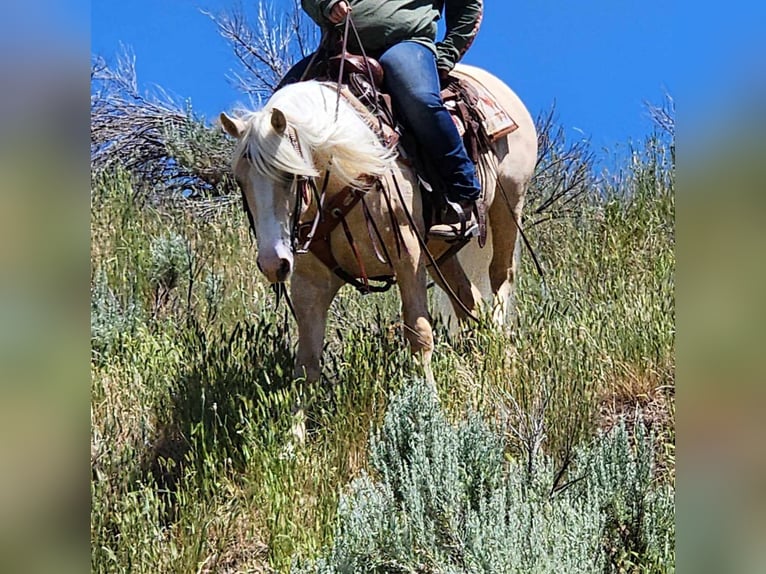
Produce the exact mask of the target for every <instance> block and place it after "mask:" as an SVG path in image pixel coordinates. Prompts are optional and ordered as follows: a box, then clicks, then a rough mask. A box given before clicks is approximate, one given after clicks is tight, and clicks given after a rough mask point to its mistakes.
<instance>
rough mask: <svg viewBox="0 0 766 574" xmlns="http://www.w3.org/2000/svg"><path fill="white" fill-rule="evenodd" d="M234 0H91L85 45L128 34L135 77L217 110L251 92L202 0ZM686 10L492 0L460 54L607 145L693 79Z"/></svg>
mask: <svg viewBox="0 0 766 574" xmlns="http://www.w3.org/2000/svg"><path fill="white" fill-rule="evenodd" d="M237 1H239V0H231V1H206V0H135V1H132V2H111V1H103V2H95V3H93V6H92V19H91V41H92V45H91V51H92V53H94V54H98V55H101V56H104V57H106V58H107V60H108V61H113V60H114V57H115V56H116V55H117V54H118V53H119V50H120V44H121V43H122V44H125V45H127V46H130V47H131V48H132V49H133V51H134V52H135V55H136V62H137V71H138V81H139V84H140V85H141V87H142V88H145V89H150V88H151V86H152V85H154V84H156V85H160V86H162V87H163V88H165V89H167V90H168V91H170V92H171V93H173V94H174V95H176V96H178V97H180V98H181V99H189V100H190V101H191V103H192V106H193V108H194V109H195V110H196V111H197V112H198V113H200V114H202V115H204V116H205V117H206V118H214V117H215V116H217V114H218V112H219V111H221V110H226V109H231V108H232V107H233V106H234V105H235V104H236V103H238V102H239V103H241V102H243V101H244V103H246V100H245V99H244V97H243V96H242V95H241V94H239V93H237V92H236V90H235V89H234V88H233V86H232V85H231V83H230V82H229V81H228V80H227V76H229V75H230V72H231V71H232V70H236V69H237V63H236V62H235V60H234V58H233V56H232V53H231V51H230V49H229V48H228V46H227V45H226V43H225V41H224V40H223V39H222V38H220V37H219V36H218V34H217V31H216V29H215V25H214V24H213V22H211V21H210V19H209V18H208V17H207V16H205V15H204V14H202V13H201V11H200V10H201V9H206V10H210V11H213V12H220V11H223V10H226V9H227V8H230V7H231V6H233V5H234V3H235V2H237ZM274 2H275V3H276V4H277V5H285V4H288V5H289V4H290V0H274ZM243 3H244V6H245V7H250V6H254V5H255V1H248V0H243ZM694 5H695V6H697V7H703V6H704V3H702V4H698V3H695V4H694ZM719 6H720V5H719ZM756 10H757V11H758V12H760V13H761V14H763V12H764V9H763V8H757V9H756ZM682 12H683V9H682V7H681V6H680V5H679V2H666V1H664V0H644V1H638V0H580V1H577V2H573V1H564V0H559V1H555V2H554V1H545V0H513V1H505V0H487V1H485V13H484V20H483V23H482V27H481V30H480V32H479V35H478V37H477V39H476V41H475V43H474V45H473V47H472V48H471V50H470V51H469V52H468V54H467V55H466V57H465V60H464V61H465V62H466V63H470V64H473V65H477V66H480V67H483V68H486V69H488V70H490V71H491V72H493V73H494V74H496V75H497V76H499V77H500V78H501V79H503V80H504V81H505V82H506V83H508V84H509V85H510V86H511V87H512V88H514V90H516V92H517V93H518V94H519V95H520V96H521V97H522V99H523V100H524V101H525V102H526V104H527V106H528V107H529V109H530V111H531V112H532V114H533V115H537V114H538V113H539V112H541V111H545V110H548V109H549V108H550V106H551V104H552V103H553V102H554V101H555V102H556V109H557V111H558V116H559V120H560V122H561V123H562V125H564V127H565V128H566V129H567V131H568V135H569V137H572V138H581V137H586V138H590V140H591V142H592V144H593V147H594V149H595V150H596V151H597V152H598V151H599V150H601V149H603V148H609V149H610V150H612V151H614V150H615V149H616V148H619V147H620V146H622V145H623V144H625V143H626V142H628V141H629V140H631V139H633V140H637V139H641V138H642V137H643V136H644V135H646V134H647V133H648V132H649V131H650V130H651V121H650V120H649V119H648V116H647V112H646V108H645V106H644V102H645V101H650V102H653V103H658V104H659V103H662V101H663V95H664V93H665V91H667V92H669V93H670V94H671V95H672V96H673V97H674V98H676V99H677V96H678V93H679V92H682V91H684V90H688V89H690V87H691V88H693V87H694V85H695V84H694V79H693V78H692V75H693V74H694V73H695V72H696V71H698V70H695V69H694V68H695V67H694V66H681V65H678V56H679V53H678V51H677V50H676V48H679V47H682V46H686V45H688V44H689V42H690V38H691V37H692V35H695V32H698V29H695V22H696V21H692V22H691V25H690V26H689V25H686V26H679V25H677V24H679V22H681V21H682V19H681V15H682ZM687 12H688V11H687ZM698 12H703V13H704V10H698ZM725 14H726V12H725V10H724V11H723V12H720V13H715V15H714V17H713V18H712V19H711V18H708V20H707V21H706V22H707V24H713V25H714V26H718V25H719V22H718V21H713V20H714V19H716V18H718V19H720V20H725V18H723V17H722V16H725ZM683 18H684V20H685V19H686V15H685V14H683ZM701 18H703V19H704V18H705V16H704V15H703V16H702V17H701ZM757 19H758V18H755V17H754V19H753V21H755V20H757ZM732 32H734V34H735V35H736V30H733V31H732ZM715 39H716V38H715V36H711V37H710V42H708V43H714V42H715ZM702 48H703V49H704V46H703V47H702ZM681 51H683V50H681ZM703 53H704V52H703Z"/></svg>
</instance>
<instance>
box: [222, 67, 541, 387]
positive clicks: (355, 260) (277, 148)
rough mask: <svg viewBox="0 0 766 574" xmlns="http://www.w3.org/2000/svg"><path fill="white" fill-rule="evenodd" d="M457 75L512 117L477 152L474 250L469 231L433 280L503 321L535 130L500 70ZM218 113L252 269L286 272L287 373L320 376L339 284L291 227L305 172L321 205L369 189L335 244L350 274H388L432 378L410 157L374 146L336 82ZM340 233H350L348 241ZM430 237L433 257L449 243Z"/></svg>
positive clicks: (308, 213)
mask: <svg viewBox="0 0 766 574" xmlns="http://www.w3.org/2000/svg"><path fill="white" fill-rule="evenodd" d="M455 74H456V75H458V76H460V77H468V78H469V79H472V80H473V81H477V82H480V83H481V84H482V85H483V86H484V87H485V88H486V89H487V90H488V91H489V92H490V93H491V94H492V95H493V96H494V97H495V98H496V99H497V102H498V103H499V104H500V105H501V106H502V108H503V109H504V110H505V111H506V112H507V113H508V114H509V115H510V116H511V117H512V118H513V119H514V120H515V122H516V124H517V125H518V129H516V130H515V131H513V132H511V133H510V134H508V135H507V136H505V137H501V138H500V139H498V140H496V141H495V142H494V143H493V144H492V148H491V150H490V152H489V153H488V154H485V155H486V156H487V157H484V158H482V161H480V165H483V166H484V169H481V170H480V172H481V179H482V185H483V188H484V193H485V196H486V199H487V206H488V209H487V220H488V225H487V227H488V230H487V243H486V245H485V246H484V247H483V248H479V246H478V245H477V242H476V240H472V241H471V243H470V244H468V245H467V246H465V247H464V248H463V249H462V251H461V252H460V253H459V254H458V257H451V258H449V259H447V261H445V262H444V263H443V264H441V265H440V269H441V275H442V278H443V279H444V280H446V282H447V283H448V284H449V286H450V287H451V288H452V290H453V292H454V293H455V294H457V296H458V297H459V298H460V300H461V301H462V305H457V304H455V307H454V312H455V314H456V315H457V316H458V318H465V317H466V316H467V311H470V312H472V311H474V310H476V309H477V308H478V307H479V305H480V304H481V302H482V301H486V302H488V303H489V304H491V305H494V307H493V309H494V311H493V317H494V319H495V320H496V321H497V322H498V323H502V322H503V321H504V319H505V316H506V314H507V312H508V304H509V300H510V297H511V295H512V291H513V284H514V280H515V275H516V270H517V269H516V265H517V262H516V257H515V248H516V243H517V240H518V231H519V226H520V224H521V211H522V208H523V205H524V195H525V193H526V189H527V186H528V183H529V180H530V178H531V177H532V173H533V170H534V167H535V162H536V158H537V135H536V132H535V125H534V122H533V120H532V118H531V117H530V115H529V112H528V111H527V110H526V108H525V107H524V104H523V103H522V102H521V100H520V99H519V98H518V97H517V96H516V94H514V93H513V91H511V89H510V88H508V86H506V85H505V84H504V83H503V82H501V81H500V80H499V79H497V78H496V77H494V76H492V75H491V74H489V73H487V72H485V71H483V70H480V69H478V68H473V67H469V66H458V67H457V68H456V70H455ZM221 123H222V124H223V127H224V129H225V130H226V132H227V133H229V134H230V135H231V136H233V137H235V138H236V139H237V140H238V141H237V146H236V150H235V153H234V159H233V163H232V166H233V171H234V175H235V177H236V179H237V181H238V182H239V185H240V187H241V188H242V191H243V193H244V196H245V198H246V201H247V206H248V208H249V211H250V214H251V216H252V222H253V224H254V227H255V230H256V232H257V233H256V242H257V250H258V267H259V268H260V270H261V271H262V272H263V274H264V275H265V276H266V278H267V279H268V280H269V281H270V282H271V283H277V282H284V281H287V280H288V279H290V280H291V281H290V283H291V284H290V294H291V298H292V303H293V308H294V312H295V317H296V320H297V323H298V350H297V356H296V364H295V376H296V377H305V378H306V379H307V380H309V381H313V380H317V379H318V378H319V376H320V358H321V353H322V348H323V343H324V336H325V325H326V322H327V312H328V309H329V307H330V303H331V302H332V300H333V298H334V297H335V294H336V293H337V292H338V290H339V289H340V287H341V286H342V285H343V284H344V283H345V281H344V280H343V279H342V278H341V277H339V276H338V275H337V274H336V273H334V272H333V271H331V270H330V269H329V268H328V266H327V265H326V264H324V263H322V262H321V261H320V260H319V259H318V258H317V257H316V256H315V255H314V254H313V253H312V252H305V250H302V249H301V248H300V243H301V241H299V240H298V238H297V237H296V230H297V229H298V224H299V223H303V222H311V221H312V220H313V219H314V216H315V213H316V210H317V205H316V204H317V200H316V197H314V198H312V195H311V194H308V193H307V192H305V189H306V188H305V187H304V188H303V189H304V192H303V193H302V192H301V186H300V184H299V182H300V181H301V180H306V179H312V178H313V179H314V181H315V182H318V184H319V185H317V187H324V188H325V190H326V191H325V201H324V202H323V204H324V205H327V203H328V202H330V201H331V198H332V197H333V196H335V195H336V194H338V193H340V192H341V190H343V189H344V188H347V187H349V186H350V187H353V188H357V189H362V190H365V191H366V193H365V194H364V201H363V202H361V203H358V204H356V205H355V206H354V207H353V208H352V209H351V211H350V212H348V214H347V215H346V217H345V220H346V224H345V225H344V226H343V227H345V229H344V228H343V227H341V226H338V227H336V228H335V229H334V230H333V231H332V233H331V235H330V237H329V245H330V246H331V251H332V254H333V255H334V257H335V260H336V261H337V263H338V265H339V266H340V268H342V270H343V271H344V272H345V273H346V274H348V275H351V276H353V277H360V276H362V275H363V274H366V275H367V276H369V277H374V276H384V275H392V274H393V275H394V276H395V278H396V283H397V285H398V287H399V292H400V295H401V300H402V317H403V321H404V325H405V329H404V331H405V336H406V337H407V339H408V341H409V343H410V346H411V348H412V351H413V352H414V353H417V354H420V355H421V356H422V360H423V363H424V366H425V372H426V376H427V377H428V378H429V379H430V380H433V376H432V374H431V370H430V358H431V353H432V351H433V334H432V331H431V323H430V319H429V312H428V308H427V297H426V269H427V267H429V266H428V263H429V261H430V258H428V257H427V255H428V254H427V253H426V252H425V250H424V247H423V245H424V244H423V241H422V238H423V237H425V232H426V229H425V224H424V221H423V209H422V202H421V197H420V190H419V186H418V184H417V176H416V174H415V173H414V172H413V169H412V167H410V166H409V165H408V164H406V163H405V162H403V161H402V160H401V159H400V158H398V156H397V154H396V152H395V151H394V150H391V149H388V148H387V147H385V146H384V145H383V144H381V142H380V140H379V137H378V136H377V134H376V133H375V131H374V130H373V129H371V128H370V127H369V126H368V124H367V123H366V122H365V120H364V119H363V118H362V117H361V116H360V115H359V113H358V112H357V110H355V109H354V107H353V106H352V105H350V104H349V103H348V102H347V101H346V100H345V99H343V98H340V99H339V98H338V94H337V92H336V88H335V87H334V86H333V85H331V84H327V83H320V82H315V81H307V82H300V83H296V84H290V85H287V86H285V87H284V88H282V89H280V90H278V91H277V92H276V93H274V95H273V96H272V97H271V98H270V99H269V101H268V102H267V103H266V105H265V106H264V108H263V109H262V110H261V111H258V112H251V113H247V114H243V115H241V116H240V117H237V118H231V117H229V116H227V115H226V114H221ZM376 182H380V183H382V185H379V184H378V183H376ZM315 195H316V194H315ZM369 218H371V219H372V220H373V221H374V222H375V225H376V229H377V232H376V233H377V235H378V241H380V242H382V243H383V246H384V247H385V248H386V252H387V254H390V255H389V257H390V261H389V262H386V263H384V262H382V261H381V257H380V252H379V251H380V250H379V249H378V247H376V246H375V245H374V243H375V240H373V237H372V233H371V232H370V231H369ZM395 227H397V228H398V229H394V228H395ZM348 233H350V234H351V235H352V236H353V237H355V238H357V240H356V241H355V242H350V241H348V238H347V234H348ZM438 243H440V242H430V243H429V249H431V248H433V250H434V253H435V254H436V255H438V252H439V251H442V252H443V251H445V250H446V247H447V246H446V245H445V244H442V245H438ZM384 260H385V259H384ZM360 264H361V265H360ZM360 266H363V267H364V269H360ZM432 274H433V272H432ZM437 277H438V275H437ZM435 278H436V277H435ZM438 281H441V278H439V279H438Z"/></svg>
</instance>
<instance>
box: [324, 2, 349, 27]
mask: <svg viewBox="0 0 766 574" xmlns="http://www.w3.org/2000/svg"><path fill="white" fill-rule="evenodd" d="M349 12H351V7H350V6H349V5H348V2H346V1H345V0H340V2H338V3H337V4H336V5H335V6H333V7H332V10H330V15H329V16H328V19H329V20H330V22H332V23H333V24H340V23H341V22H343V20H345V18H346V16H347V15H348V13H349Z"/></svg>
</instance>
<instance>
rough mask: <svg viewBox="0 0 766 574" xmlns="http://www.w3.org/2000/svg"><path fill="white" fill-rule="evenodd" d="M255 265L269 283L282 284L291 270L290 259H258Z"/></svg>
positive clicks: (291, 262) (291, 263)
mask: <svg viewBox="0 0 766 574" xmlns="http://www.w3.org/2000/svg"><path fill="white" fill-rule="evenodd" d="M257 265H258V269H260V270H261V273H263V274H264V275H265V276H266V279H268V280H269V283H284V282H285V281H287V279H288V278H289V277H290V273H292V270H293V261H292V259H288V258H286V257H274V258H266V257H258V261H257Z"/></svg>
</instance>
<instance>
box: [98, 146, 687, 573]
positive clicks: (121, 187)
mask: <svg viewBox="0 0 766 574" xmlns="http://www.w3.org/2000/svg"><path fill="white" fill-rule="evenodd" d="M673 188H674V182H673V169H672V165H671V163H670V159H669V158H668V157H667V156H666V148H665V146H664V145H663V144H662V142H661V141H659V140H657V139H656V138H649V139H648V140H647V142H646V143H645V144H644V145H642V146H640V147H638V148H637V149H636V151H635V152H634V154H633V155H632V156H631V158H630V161H628V162H627V163H626V165H625V167H624V169H623V172H622V173H621V174H616V175H610V176H608V177H607V178H606V179H604V181H603V183H602V184H601V185H600V187H599V188H598V189H595V188H594V189H593V192H592V193H591V194H589V195H588V196H587V197H585V198H583V199H582V200H581V205H580V209H579V215H578V216H577V217H574V218H570V219H562V220H555V221H552V222H548V223H545V224H540V225H537V226H533V227H530V228H529V229H528V233H529V236H530V239H531V242H532V244H533V245H534V247H535V249H536V251H537V255H538V257H539V258H540V259H541V260H542V261H543V262H544V264H545V267H546V273H545V276H544V278H541V277H539V276H538V275H537V274H536V273H535V270H534V267H533V265H531V258H530V257H529V255H528V254H522V269H521V274H520V276H521V278H520V281H519V285H518V290H517V304H518V320H517V324H516V325H514V328H513V329H512V331H511V333H502V332H498V331H497V330H496V329H495V328H493V327H492V326H491V325H489V324H488V323H482V324H481V325H479V326H478V327H475V328H472V329H471V330H466V331H462V332H460V333H459V334H458V335H456V336H450V335H449V334H448V333H447V331H446V330H444V329H441V328H437V333H436V334H437V346H436V351H435V353H434V372H435V375H436V380H437V390H438V396H439V401H440V405H441V408H443V409H444V412H445V416H446V417H447V418H448V419H449V420H451V421H453V422H454V423H455V424H459V421H461V420H463V419H464V418H465V417H466V413H468V412H469V411H471V412H476V413H480V415H481V416H482V417H483V419H484V420H485V421H486V422H487V424H488V425H489V427H490V428H491V429H492V432H494V433H497V435H498V436H500V437H502V440H503V444H504V450H503V452H504V462H503V464H510V465H519V467H520V468H526V469H527V470H529V469H530V468H532V469H533V467H535V466H536V465H540V464H541V463H540V462H539V461H541V460H543V458H541V457H544V460H545V461H547V462H545V464H546V465H550V469H551V470H550V473H549V474H550V477H551V478H550V483H551V484H549V485H547V486H548V488H549V489H555V488H557V487H560V486H561V485H564V484H566V483H567V482H568V481H570V480H572V479H573V478H576V476H575V474H574V469H575V468H576V464H575V460H576V457H577V455H576V453H577V452H579V451H580V449H581V448H582V447H583V445H585V444H588V443H590V442H591V441H592V440H593V439H594V437H596V436H599V435H598V433H599V432H600V431H605V430H608V429H611V428H612V427H615V426H619V424H620V423H619V421H620V420H626V419H627V420H628V424H627V425H626V426H627V428H629V429H631V428H633V426H632V423H633V422H634V421H635V420H637V419H640V420H642V421H643V424H645V425H648V426H649V427H650V430H651V432H652V433H653V435H652V436H654V437H655V440H654V444H655V450H656V454H657V456H658V462H659V465H658V469H657V471H656V473H657V475H656V477H655V479H656V480H658V481H662V482H663V483H672V481H673V476H674V474H673V455H672V453H673V442H674V431H673V388H674V378H673V370H674V352H673V345H674V343H673V341H674V334H675V333H674V300H673V292H674V286H673V281H674V267H675V258H674V231H673V218H674V190H673ZM91 197H92V218H91V221H92V223H91V239H92V275H91V295H92V305H91V311H92V314H91V336H92V349H93V351H92V362H91V365H92V366H91V372H92V382H91V387H92V405H91V413H92V445H91V465H92V471H93V480H92V485H91V494H92V520H91V543H92V570H93V571H94V572H152V573H156V572H184V573H186V572H198V571H199V572H226V571H232V572H234V571H254V572H261V571H272V570H275V571H282V572H285V571H288V570H289V569H290V567H291V564H292V563H293V561H294V560H295V559H296V557H301V559H303V560H308V559H312V558H314V557H316V556H319V555H320V553H322V551H323V549H325V548H327V547H329V546H330V545H331V544H332V543H333V538H334V533H335V530H334V527H335V520H336V519H335V517H336V511H337V508H338V502H339V499H340V496H341V493H342V492H344V489H345V488H346V485H347V484H349V483H350V482H351V481H352V480H353V479H354V478H358V477H360V476H363V474H364V473H365V472H371V471H372V469H371V467H370V462H369V448H370V447H369V442H368V439H369V436H370V432H371V429H377V428H379V427H380V425H381V424H382V421H383V417H384V415H385V413H386V408H387V405H388V400H389V397H390V396H391V395H392V393H395V392H397V391H400V390H402V389H405V388H407V387H408V386H409V385H411V384H413V383H412V381H413V380H414V375H415V374H416V373H417V365H416V363H415V361H413V359H412V358H411V357H410V356H409V353H408V351H407V349H406V345H405V344H404V341H403V337H402V334H401V326H400V317H399V302H398V297H397V295H396V293H395V290H394V292H391V293H388V294H385V295H381V296H367V297H362V296H360V295H358V294H356V293H355V292H353V291H352V290H350V289H348V288H344V289H343V290H342V291H341V293H340V295H339V297H338V298H337V300H336V301H335V303H334V304H333V307H332V310H331V313H330V320H329V324H328V331H327V332H328V337H327V345H326V349H325V354H324V374H325V378H324V380H323V382H322V383H321V384H318V385H314V386H311V387H306V386H305V385H302V384H300V381H298V382H296V381H292V380H291V377H290V373H291V368H292V360H293V354H294V342H295V340H296V337H295V327H294V323H293V321H292V319H291V318H290V317H289V315H288V313H287V310H286V309H285V308H284V307H282V308H275V306H274V297H273V295H272V293H271V292H270V290H269V288H268V286H267V285H265V283H264V282H263V280H262V279H261V278H260V277H259V274H258V272H257V267H256V265H255V247H254V244H253V241H252V239H251V237H250V235H249V231H248V226H247V223H246V219H245V217H244V215H243V214H242V213H241V211H240V209H239V207H238V205H236V204H231V205H228V206H226V207H223V208H221V209H220V210H218V211H215V212H206V213H205V214H202V213H200V212H197V211H195V210H193V209H183V208H179V207H178V205H163V204H151V203H142V202H141V201H140V200H139V199H138V198H139V197H140V196H137V195H136V194H135V193H134V192H133V187H132V185H131V182H130V180H129V178H128V177H127V176H125V175H124V174H120V173H108V174H100V175H98V176H97V177H95V178H94V180H93V189H92V192H91ZM299 400H300V402H301V403H302V404H304V405H306V407H307V413H308V419H309V420H308V423H307V428H308V431H309V435H308V440H307V443H306V444H305V445H304V446H302V447H297V446H296V445H295V444H294V443H293V440H292V437H291V433H290V428H291V424H292V417H293V415H292V409H293V407H294V405H295V404H296V402H298V401H299ZM546 468H547V467H546ZM548 543H549V544H556V543H557V542H556V540H555V539H551V540H548ZM633 558H634V557H633ZM633 558H632V557H630V556H625V557H623V558H621V560H623V563H624V564H625V569H626V571H627V570H628V569H629V565H630V560H632V559H633ZM640 568H641V567H639V571H642V570H641V569H640ZM647 568H648V566H647ZM653 568H654V569H650V570H645V571H652V572H654V571H664V570H662V569H661V568H660V569H657V568H656V567H653Z"/></svg>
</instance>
